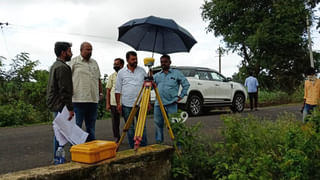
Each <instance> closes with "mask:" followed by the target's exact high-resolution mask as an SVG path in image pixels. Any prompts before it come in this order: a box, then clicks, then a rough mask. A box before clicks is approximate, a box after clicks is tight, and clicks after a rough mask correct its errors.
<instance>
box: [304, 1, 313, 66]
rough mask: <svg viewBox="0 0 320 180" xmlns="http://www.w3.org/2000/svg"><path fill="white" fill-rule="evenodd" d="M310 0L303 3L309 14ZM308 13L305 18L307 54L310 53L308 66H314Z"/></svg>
mask: <svg viewBox="0 0 320 180" xmlns="http://www.w3.org/2000/svg"><path fill="white" fill-rule="evenodd" d="M308 3H310V0H308V2H307V3H306V4H305V6H306V8H307V10H308V12H309V13H310V15H311V16H312V9H311V7H310V6H309V4H308ZM309 13H308V14H307V18H306V21H307V22H306V24H307V33H308V44H309V55H310V66H311V67H312V68H314V61H313V53H312V41H311V33H310V23H309Z"/></svg>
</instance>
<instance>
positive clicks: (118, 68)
mask: <svg viewBox="0 0 320 180" xmlns="http://www.w3.org/2000/svg"><path fill="white" fill-rule="evenodd" d="M113 69H114V70H115V71H116V72H118V71H119V70H120V69H121V68H120V67H119V66H113Z"/></svg>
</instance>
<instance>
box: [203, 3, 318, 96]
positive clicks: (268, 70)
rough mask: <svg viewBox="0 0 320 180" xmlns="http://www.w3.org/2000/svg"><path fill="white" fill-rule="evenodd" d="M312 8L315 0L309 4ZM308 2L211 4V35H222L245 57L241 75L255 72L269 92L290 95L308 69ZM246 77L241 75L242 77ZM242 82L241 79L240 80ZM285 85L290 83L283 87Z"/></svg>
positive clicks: (207, 7)
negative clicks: (276, 91) (278, 89)
mask: <svg viewBox="0 0 320 180" xmlns="http://www.w3.org/2000/svg"><path fill="white" fill-rule="evenodd" d="M310 2H311V3H313V4H312V5H313V7H314V4H316V3H318V2H317V1H310ZM305 4H307V0H291V1H282V0H244V1H238V0H207V1H205V3H204V4H203V6H202V17H203V19H204V20H205V21H209V25H208V27H207V31H208V32H214V34H215V36H222V37H223V40H224V42H225V43H226V47H227V49H228V50H231V51H234V52H237V53H238V54H239V55H240V56H241V57H242V58H243V60H242V62H241V65H240V72H241V73H244V74H245V75H247V74H248V71H252V72H254V74H255V75H256V76H258V79H259V80H260V81H261V80H265V81H267V82H265V83H263V84H265V87H266V88H270V89H274V88H281V89H283V90H286V91H288V92H291V91H292V90H293V89H294V88H292V87H296V86H297V85H298V84H300V83H301V81H302V80H303V76H302V74H303V72H304V69H305V67H307V66H310V65H309V60H308V51H307V50H308V46H307V39H306V16H307V15H310V13H311V12H310V11H309V10H308V9H306V7H305ZM241 77H243V75H241ZM242 80H243V79H242ZM283 82H286V83H283Z"/></svg>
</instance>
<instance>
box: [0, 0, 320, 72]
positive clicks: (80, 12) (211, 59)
mask: <svg viewBox="0 0 320 180" xmlns="http://www.w3.org/2000/svg"><path fill="white" fill-rule="evenodd" d="M202 4H203V0H188V1H187V0H161V1H159V0H135V1H133V0H132V1H129V0H90V1H88V0H87V1H84V0H69V1H67V0H54V1H53V0H1V1H0V22H2V23H4V22H9V24H11V25H9V26H5V27H3V28H2V29H0V56H5V57H7V58H8V59H11V58H13V57H14V56H15V55H16V54H17V53H19V52H28V53H30V56H31V58H32V59H33V60H39V61H40V65H39V66H38V69H47V70H48V69H49V67H50V65H51V64H52V63H53V61H54V60H55V54H54V52H53V46H54V43H55V42H56V41H69V42H72V44H73V47H72V51H73V56H74V57H75V56H77V55H79V53H80V44H81V43H82V42H83V41H88V42H90V43H91V44H92V45H93V55H92V58H94V59H95V60H97V62H98V64H99V66H100V71H101V74H102V75H103V74H111V73H112V72H113V65H112V64H113V60H114V59H115V58H116V57H121V58H124V59H125V53H126V52H127V51H129V50H133V48H131V47H130V46H128V45H126V44H124V43H122V42H119V41H117V37H118V27H119V26H121V25H122V24H124V23H125V22H127V21H129V20H131V19H135V18H142V17H146V16H150V15H154V16H158V17H163V18H170V19H174V20H175V21H176V22H177V23H178V24H179V25H180V26H182V27H184V28H185V29H187V30H188V31H189V32H190V33H191V34H192V35H193V36H194V37H195V39H196V40H197V41H198V43H197V44H195V45H194V46H193V48H192V49H191V51H190V53H174V54H170V56H171V57H172V65H188V66H203V67H209V68H213V69H216V70H218V68H219V65H218V54H217V53H216V50H217V48H218V47H219V44H221V45H222V46H223V43H222V42H221V38H216V37H214V35H213V34H212V33H206V29H205V28H206V25H207V23H206V22H204V21H203V20H202V18H201V9H200V7H201V5H202ZM313 36H315V37H314V38H313V41H314V42H315V47H314V49H318V50H319V49H320V48H318V47H319V44H320V42H319V39H318V38H317V36H319V33H318V32H316V31H313ZM137 53H138V61H139V65H141V66H143V58H144V57H150V56H151V55H152V53H151V52H144V51H138V52H137ZM159 56H160V55H158V54H155V59H156V63H155V65H159ZM240 61H241V58H240V57H239V56H237V55H236V54H231V53H230V54H228V55H224V56H223V57H222V74H224V75H225V76H228V77H230V76H231V75H232V74H234V73H235V72H238V68H237V66H238V65H239V63H240ZM9 63H10V61H8V60H7V61H5V64H9Z"/></svg>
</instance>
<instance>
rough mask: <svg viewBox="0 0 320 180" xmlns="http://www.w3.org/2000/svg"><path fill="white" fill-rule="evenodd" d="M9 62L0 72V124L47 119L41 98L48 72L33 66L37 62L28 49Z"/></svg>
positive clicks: (42, 97) (15, 123) (44, 93)
mask: <svg viewBox="0 0 320 180" xmlns="http://www.w3.org/2000/svg"><path fill="white" fill-rule="evenodd" d="M0 60H1V58H0ZM12 62H13V63H12V64H11V69H10V70H9V71H1V73H2V75H1V76H0V77H1V79H0V80H1V84H0V85H1V89H0V126H8V125H21V124H28V123H34V122H45V121H49V120H51V119H52V116H51V115H50V112H49V110H48V108H47V106H46V98H45V97H46V89H47V82H48V77H49V72H48V71H46V70H35V68H36V66H37V64H38V63H39V62H38V61H37V60H36V61H33V60H31V59H30V58H29V54H28V53H20V54H18V55H17V56H15V58H14V59H12ZM0 65H1V64H0ZM0 68H1V66H0ZM0 70H1V69H0Z"/></svg>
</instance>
